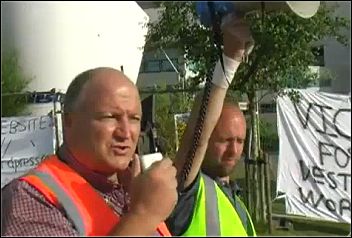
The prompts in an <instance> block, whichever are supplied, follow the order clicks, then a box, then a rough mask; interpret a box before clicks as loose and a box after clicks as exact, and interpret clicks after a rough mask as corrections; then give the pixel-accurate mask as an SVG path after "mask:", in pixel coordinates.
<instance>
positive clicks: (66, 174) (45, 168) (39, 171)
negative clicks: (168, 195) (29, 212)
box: [20, 155, 171, 236]
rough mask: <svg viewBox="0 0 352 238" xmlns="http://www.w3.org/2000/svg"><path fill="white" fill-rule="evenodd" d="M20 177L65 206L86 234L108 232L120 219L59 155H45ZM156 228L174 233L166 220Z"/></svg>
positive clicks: (83, 234) (56, 204) (167, 232)
mask: <svg viewBox="0 0 352 238" xmlns="http://www.w3.org/2000/svg"><path fill="white" fill-rule="evenodd" d="M20 180H24V181H26V182H28V183H29V184H31V185H32V186H34V187H35V188H36V189H37V190H39V192H41V193H42V194H43V195H44V196H45V197H46V198H47V199H48V201H49V202H51V203H52V204H53V205H55V206H56V207H60V208H63V209H64V210H65V212H66V214H67V216H68V217H69V219H70V220H71V221H72V222H73V224H74V226H75V228H76V229H77V230H78V232H79V234H80V235H82V236H107V235H109V234H110V232H112V230H113V229H114V228H115V227H116V225H117V224H118V222H119V220H120V217H119V216H118V215H117V214H115V213H114V211H113V209H112V208H110V207H109V205H108V204H107V203H106V202H105V201H104V199H103V197H102V196H101V195H100V194H99V193H98V192H97V191H95V190H94V188H93V187H92V186H91V185H90V184H89V183H88V182H87V181H86V180H85V179H84V178H83V177H81V176H80V175H79V174H78V173H77V172H75V171H74V170H73V169H71V168H70V167H69V166H68V165H67V164H65V163H64V162H62V161H60V160H59V159H58V157H57V156H56V155H51V156H49V157H47V158H46V159H44V160H43V161H42V162H41V163H40V164H39V165H38V166H37V167H36V168H34V169H33V170H31V171H30V172H29V173H28V174H26V175H25V176H23V177H21V178H20ZM146 219H147V218H146ZM156 232H157V235H159V236H171V234H170V232H169V230H168V229H167V227H166V225H165V223H164V222H163V223H161V224H160V225H159V226H158V227H157V230H156Z"/></svg>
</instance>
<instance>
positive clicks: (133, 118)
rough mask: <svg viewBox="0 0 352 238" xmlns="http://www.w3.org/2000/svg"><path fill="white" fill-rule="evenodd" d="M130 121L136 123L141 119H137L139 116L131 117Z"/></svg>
mask: <svg viewBox="0 0 352 238" xmlns="http://www.w3.org/2000/svg"><path fill="white" fill-rule="evenodd" d="M131 119H132V121H136V122H140V121H141V117H139V116H132V117H131Z"/></svg>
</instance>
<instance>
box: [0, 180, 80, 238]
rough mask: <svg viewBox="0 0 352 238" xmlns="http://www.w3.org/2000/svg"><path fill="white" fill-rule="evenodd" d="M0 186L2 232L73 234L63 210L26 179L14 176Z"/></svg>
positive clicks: (18, 233)
mask: <svg viewBox="0 0 352 238" xmlns="http://www.w3.org/2000/svg"><path fill="white" fill-rule="evenodd" d="M1 190H2V191H1V192H2V196H1V205H2V214H3V219H2V222H1V223H2V224H1V227H2V229H1V233H2V235H9V236H16V235H18V236H37V235H39V236H43V235H49V236H50V235H64V236H67V235H77V233H76V231H75V230H74V229H73V228H72V224H71V223H70V222H69V220H68V219H67V218H66V217H65V213H64V212H63V211H61V210H59V209H58V208H57V207H55V206H54V205H53V204H51V203H50V202H49V201H48V200H47V199H46V198H45V197H44V195H42V194H41V193H40V192H39V191H38V190H37V189H36V188H34V187H32V186H31V185H30V184H29V183H27V182H26V181H23V180H18V179H15V180H13V181H12V182H10V183H9V184H7V185H6V186H5V187H4V188H2V189H1Z"/></svg>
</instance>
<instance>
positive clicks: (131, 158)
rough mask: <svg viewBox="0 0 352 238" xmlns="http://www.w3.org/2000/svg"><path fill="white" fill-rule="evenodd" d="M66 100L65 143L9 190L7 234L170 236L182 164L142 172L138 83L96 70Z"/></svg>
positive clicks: (77, 80)
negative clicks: (138, 147)
mask: <svg viewBox="0 0 352 238" xmlns="http://www.w3.org/2000/svg"><path fill="white" fill-rule="evenodd" d="M64 100H65V101H64V123H63V125H64V142H63V146H62V147H61V148H60V149H59V151H58V153H57V154H56V155H51V156H48V157H47V158H46V159H45V160H43V161H42V162H41V163H40V164H39V165H38V166H37V167H36V168H35V169H33V170H32V171H31V172H30V173H28V174H26V175H25V176H23V177H21V178H19V179H15V180H13V181H12V182H11V183H10V184H8V185H7V186H6V187H4V188H3V191H2V205H3V207H2V208H3V209H2V212H3V213H2V231H1V232H2V235H11V236H16V235H18V236H78V235H81V236H91V235H94V236H95V235H98V236H106V235H119V236H127V235H158V236H167V235H170V233H169V232H168V229H167V228H166V226H165V224H164V223H163V221H164V220H165V218H166V217H167V216H168V215H169V214H170V212H171V211H172V209H173V207H174V205H175V203H176V201H177V192H176V186H177V181H176V178H175V176H176V169H175V167H173V166H172V162H171V160H170V159H164V160H162V161H160V162H157V163H155V164H153V166H152V167H151V168H150V169H149V170H148V171H146V172H145V173H143V174H140V165H139V159H138V157H137V156H136V155H135V154H134V153H135V150H136V145H137V141H138V138H139V133H140V126H141V125H140V121H141V116H142V111H141V104H140V98H139V94H138V90H137V88H136V86H135V85H134V84H133V83H132V82H131V81H130V80H129V79H128V78H127V77H126V76H125V75H124V74H122V73H121V72H119V71H118V70H115V69H112V68H96V69H92V70H87V71H85V72H83V73H81V74H80V75H78V76H77V77H76V78H75V79H74V80H73V81H72V83H71V84H70V86H69V87H68V90H67V92H66V95H65V99H64ZM138 175H139V176H138ZM161 200H163V201H164V202H163V203H160V201H161Z"/></svg>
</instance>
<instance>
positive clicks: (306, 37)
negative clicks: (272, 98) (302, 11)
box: [146, 2, 349, 93]
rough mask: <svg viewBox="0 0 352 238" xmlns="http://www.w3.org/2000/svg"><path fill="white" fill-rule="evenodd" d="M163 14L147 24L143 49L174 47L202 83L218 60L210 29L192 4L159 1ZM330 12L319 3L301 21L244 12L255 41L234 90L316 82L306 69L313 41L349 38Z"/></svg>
mask: <svg viewBox="0 0 352 238" xmlns="http://www.w3.org/2000/svg"><path fill="white" fill-rule="evenodd" d="M161 8H162V9H164V11H163V12H162V14H161V17H160V19H159V21H158V22H156V23H151V24H150V25H149V29H150V30H149V33H148V36H147V45H146V50H151V49H156V48H160V47H163V48H172V47H176V48H178V49H180V50H182V51H183V52H185V54H184V56H185V61H186V64H187V65H188V66H192V67H190V69H191V70H192V71H194V72H193V73H195V74H196V76H194V77H191V78H190V81H191V82H193V83H194V84H198V83H199V82H202V81H204V80H205V79H206V77H207V75H208V74H209V72H212V69H213V67H214V65H215V62H216V60H217V59H218V54H217V50H216V48H215V46H214V44H213V43H212V42H213V39H212V30H211V29H208V28H205V27H203V26H202V25H200V24H199V21H198V17H197V14H196V11H195V2H162V3H161ZM333 12H334V9H333V8H328V7H326V6H325V5H324V4H322V5H321V7H320V9H319V11H318V13H317V14H316V15H315V16H314V17H312V18H309V19H303V18H300V17H298V16H296V15H295V14H293V13H282V12H273V13H266V14H265V15H264V17H263V18H262V16H261V14H260V13H259V12H255V13H252V14H248V15H247V16H246V20H247V21H248V22H249V23H250V26H251V30H252V34H253V38H254V40H255V42H256V44H255V47H254V50H253V52H252V54H251V55H250V57H249V61H248V63H247V64H241V66H240V68H239V69H238V71H237V73H236V75H235V80H234V81H235V82H236V84H233V85H232V87H233V88H234V89H238V90H240V91H242V92H248V91H256V90H260V89H269V90H271V91H272V92H278V93H283V92H282V89H283V88H286V87H287V86H291V85H292V82H294V85H295V86H297V87H306V86H307V85H309V84H310V83H311V82H312V81H314V80H316V78H315V77H314V75H312V73H311V70H310V69H309V68H308V66H310V65H313V64H314V61H315V58H314V54H313V51H312V50H311V46H312V43H314V42H318V41H320V40H323V39H325V38H327V37H333V38H335V39H336V40H338V41H339V42H341V43H343V44H345V45H346V44H347V38H346V36H344V35H343V34H342V33H340V32H341V30H343V29H347V28H349V22H348V21H347V19H345V18H342V17H331V16H332V13H333Z"/></svg>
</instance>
